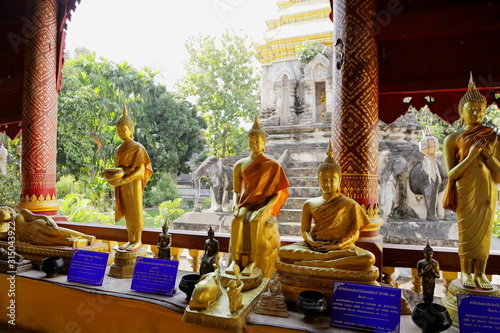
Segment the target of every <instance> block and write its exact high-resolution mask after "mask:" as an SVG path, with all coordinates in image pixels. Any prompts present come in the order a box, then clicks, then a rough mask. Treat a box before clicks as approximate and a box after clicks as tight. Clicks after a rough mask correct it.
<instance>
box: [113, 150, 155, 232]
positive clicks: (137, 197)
mask: <svg viewBox="0 0 500 333" xmlns="http://www.w3.org/2000/svg"><path fill="white" fill-rule="evenodd" d="M143 164H144V166H145V171H144V177H143V178H142V179H137V180H134V181H132V182H130V183H128V184H125V185H121V186H115V198H116V206H115V221H118V220H119V219H121V218H122V217H124V216H125V218H126V220H127V221H126V223H127V230H128V229H129V224H130V223H134V221H129V219H130V218H133V217H138V218H139V219H140V220H141V221H142V193H143V192H144V187H146V184H147V183H148V181H149V179H150V178H151V176H152V174H153V168H152V166H151V159H150V158H149V155H148V153H147V152H146V149H145V148H144V147H143V145H141V144H140V143H138V142H135V141H133V140H130V141H126V142H123V143H122V144H121V145H120V146H119V147H118V148H116V151H115V166H116V167H120V168H123V169H124V171H125V175H128V174H130V172H131V171H133V170H134V169H136V168H137V167H139V166H141V165H143ZM139 215H140V217H139ZM131 227H133V226H131ZM141 231H142V228H141Z"/></svg>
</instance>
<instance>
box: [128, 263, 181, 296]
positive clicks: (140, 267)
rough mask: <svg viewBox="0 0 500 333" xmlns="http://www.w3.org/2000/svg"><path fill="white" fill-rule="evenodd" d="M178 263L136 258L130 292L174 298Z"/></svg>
mask: <svg viewBox="0 0 500 333" xmlns="http://www.w3.org/2000/svg"><path fill="white" fill-rule="evenodd" d="M178 267H179V262H178V261H175V260H165V259H154V258H146V257H138V258H137V262H136V263H135V269H134V276H133V277H132V286H131V287H130V288H131V289H132V290H136V291H141V292H145V293H150V294H158V295H166V296H174V293H175V278H176V277H177V268H178Z"/></svg>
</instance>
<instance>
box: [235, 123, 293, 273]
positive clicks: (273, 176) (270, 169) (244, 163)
mask: <svg viewBox="0 0 500 333" xmlns="http://www.w3.org/2000/svg"><path fill="white" fill-rule="evenodd" d="M265 145H266V132H264V130H262V129H261V128H260V124H259V121H258V118H257V117H256V118H255V122H254V124H253V127H252V128H251V129H250V131H249V132H248V147H249V149H250V152H251V154H250V156H248V157H245V158H243V159H241V160H239V161H237V162H236V164H235V165H234V171H233V179H234V181H233V191H234V194H233V202H234V206H233V216H234V218H233V220H232V222H231V241H230V246H229V248H230V250H229V251H230V256H229V266H228V268H227V269H226V271H225V273H226V274H230V275H234V265H235V264H237V265H238V266H240V267H242V268H243V270H242V272H241V275H242V276H250V275H251V274H252V273H253V272H254V271H255V270H256V268H260V269H261V270H262V273H263V275H264V277H270V276H271V275H272V273H273V272H274V262H275V260H276V258H277V248H278V247H279V234H278V231H277V224H276V216H277V215H278V213H279V211H280V209H281V206H283V203H284V202H285V200H286V198H287V197H288V190H287V188H288V186H290V184H289V183H288V179H287V178H286V175H285V172H284V171H283V169H282V168H281V166H280V165H279V163H278V162H276V161H274V160H272V159H271V158H269V157H267V156H266V155H265V154H264V149H265ZM272 226H274V229H273V230H274V231H273V235H267V236H269V237H267V236H266V233H265V232H264V229H266V228H267V229H269V227H272ZM276 235H277V237H276ZM262 249H263V250H262ZM268 249H269V250H270V252H271V254H269V253H267V252H266V253H265V251H267V250H268ZM259 251H261V252H260V253H259ZM262 251H264V252H262Z"/></svg>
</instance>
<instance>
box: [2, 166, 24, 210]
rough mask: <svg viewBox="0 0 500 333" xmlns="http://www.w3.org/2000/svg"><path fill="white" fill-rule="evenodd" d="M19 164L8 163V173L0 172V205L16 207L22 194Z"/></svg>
mask: <svg viewBox="0 0 500 333" xmlns="http://www.w3.org/2000/svg"><path fill="white" fill-rule="evenodd" d="M20 177H21V176H20V172H19V166H18V165H17V164H14V163H8V164H7V174H6V175H2V174H1V173H0V206H8V207H14V206H15V205H16V203H17V202H18V201H19V195H20V194H21V181H20Z"/></svg>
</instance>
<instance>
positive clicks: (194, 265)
mask: <svg viewBox="0 0 500 333" xmlns="http://www.w3.org/2000/svg"><path fill="white" fill-rule="evenodd" d="M58 225H59V226H61V227H65V228H71V229H74V230H77V231H80V232H83V233H85V234H90V235H95V236H96V237H97V238H98V239H102V240H105V242H107V243H109V245H110V248H111V247H113V246H114V245H116V242H118V243H121V242H126V241H127V231H126V229H125V227H123V226H114V225H98V224H87V223H76V222H58ZM160 232H161V231H160V229H153V228H146V229H144V231H143V235H142V239H143V243H144V244H147V245H151V250H152V252H154V253H155V254H156V253H157V252H158V249H157V247H156V244H157V241H158V234H159V233H160ZM169 233H170V234H171V235H172V244H171V248H170V253H171V254H172V259H173V260H177V261H179V260H180V258H181V255H182V253H183V251H184V249H187V250H188V253H189V255H190V256H191V258H192V259H191V260H190V262H191V269H192V271H193V272H198V271H199V266H200V262H199V260H200V258H201V255H202V254H203V250H204V244H205V240H206V239H207V233H206V232H200V231H184V230H169ZM215 238H217V240H218V241H219V250H220V252H228V251H229V234H216V235H215ZM296 241H297V239H294V238H287V237H281V245H287V244H291V243H293V242H296ZM423 248H424V246H415V245H400V244H384V246H383V268H382V281H383V282H384V283H387V284H389V285H391V286H393V287H395V288H397V287H398V285H397V283H396V279H397V277H398V272H397V270H396V268H398V267H401V268H410V269H411V271H412V274H411V275H412V278H413V286H412V288H411V289H412V290H413V291H415V292H421V290H422V280H421V278H420V277H418V274H417V271H416V269H415V267H416V265H417V262H418V261H419V260H420V259H422V258H423ZM433 249H434V259H436V260H437V261H438V262H439V265H440V268H441V270H442V274H441V275H442V278H443V282H444V283H443V287H444V288H445V290H446V288H447V286H448V284H449V283H450V282H451V281H452V280H454V279H456V278H457V277H458V273H457V272H460V261H459V259H458V253H457V249H455V248H445V247H434V248H433ZM221 258H222V256H221ZM486 273H487V274H489V277H490V278H491V275H492V274H495V275H500V251H491V253H490V257H489V260H488V266H487V268H486Z"/></svg>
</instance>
